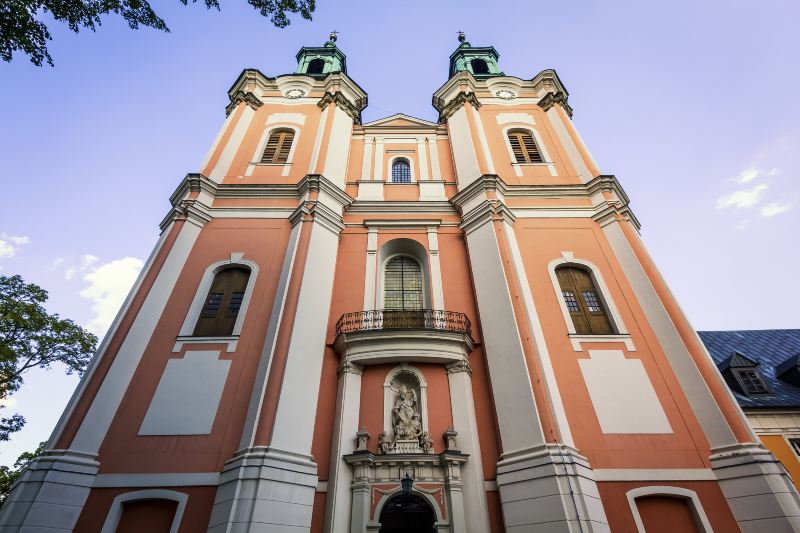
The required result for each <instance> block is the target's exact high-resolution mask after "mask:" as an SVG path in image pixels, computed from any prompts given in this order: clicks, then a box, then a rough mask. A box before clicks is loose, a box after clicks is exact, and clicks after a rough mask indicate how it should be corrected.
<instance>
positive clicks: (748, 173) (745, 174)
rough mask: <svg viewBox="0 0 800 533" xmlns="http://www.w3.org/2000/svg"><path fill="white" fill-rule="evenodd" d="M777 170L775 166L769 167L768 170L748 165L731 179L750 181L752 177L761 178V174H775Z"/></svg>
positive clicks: (741, 181)
mask: <svg viewBox="0 0 800 533" xmlns="http://www.w3.org/2000/svg"><path fill="white" fill-rule="evenodd" d="M778 172H779V170H778V169H777V168H771V169H769V170H764V169H762V168H756V167H754V166H750V167H748V168H746V169H744V170H743V171H741V172H740V173H739V175H738V176H736V177H735V178H733V181H735V182H736V183H750V182H751V181H753V180H754V179H757V178H761V177H763V176H775V175H776V174H778Z"/></svg>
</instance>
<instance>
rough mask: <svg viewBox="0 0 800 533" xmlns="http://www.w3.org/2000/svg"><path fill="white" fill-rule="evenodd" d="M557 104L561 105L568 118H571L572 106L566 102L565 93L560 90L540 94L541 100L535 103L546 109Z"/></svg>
mask: <svg viewBox="0 0 800 533" xmlns="http://www.w3.org/2000/svg"><path fill="white" fill-rule="evenodd" d="M556 104H559V105H560V106H561V107H563V108H564V111H566V112H567V115H569V117H570V118H572V107H570V105H569V104H568V103H567V95H566V94H564V93H563V92H562V91H558V92H555V93H547V94H545V95H544V96H542V98H541V100H539V102H538V103H537V105H538V106H539V107H541V108H542V109H544V110H545V111H547V110H548V109H550V108H551V107H553V106H554V105H556Z"/></svg>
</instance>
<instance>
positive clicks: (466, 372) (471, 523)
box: [446, 358, 489, 533]
mask: <svg viewBox="0 0 800 533" xmlns="http://www.w3.org/2000/svg"><path fill="white" fill-rule="evenodd" d="M446 368H447V381H448V383H449V385H450V409H451V412H452V414H453V426H454V427H455V428H457V429H458V431H459V436H458V447H459V449H460V450H461V451H463V452H464V453H466V454H468V455H469V456H470V460H469V461H467V462H466V463H464V465H463V466H462V468H461V476H460V477H461V479H460V484H459V485H460V486H459V492H462V491H463V494H460V495H459V497H460V498H461V499H463V503H462V505H463V508H464V515H463V516H464V527H465V531H467V533H484V532H486V531H489V511H488V509H487V506H486V491H485V489H484V479H483V461H482V460H481V448H480V440H479V438H478V420H477V416H476V415H475V402H474V399H473V396H472V368H471V367H470V365H469V361H468V360H467V359H466V358H464V359H462V360H461V361H457V362H455V363H450V364H449V365H447V367H446ZM454 524H455V520H454Z"/></svg>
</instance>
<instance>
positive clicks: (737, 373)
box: [731, 366, 773, 397]
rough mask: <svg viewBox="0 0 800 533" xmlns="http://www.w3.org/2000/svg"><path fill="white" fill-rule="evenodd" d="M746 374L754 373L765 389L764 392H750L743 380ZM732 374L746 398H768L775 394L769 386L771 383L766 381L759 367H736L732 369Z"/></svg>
mask: <svg viewBox="0 0 800 533" xmlns="http://www.w3.org/2000/svg"><path fill="white" fill-rule="evenodd" d="M744 372H752V373H753V374H754V375H755V377H756V378H757V380H758V383H759V384H760V385H761V387H763V389H764V391H763V392H752V391H750V390H748V387H747V384H746V382H745V380H744V379H743V378H742V375H741V374H743V373H744ZM731 373H732V374H733V378H734V379H735V380H736V383H738V384H739V388H740V389H741V391H742V394H744V395H745V396H748V397H749V396H768V395H770V394H773V392H772V387H770V386H769V383H767V381H766V380H765V379H764V376H762V375H761V372H760V371H759V370H758V366H742V367H735V368H731Z"/></svg>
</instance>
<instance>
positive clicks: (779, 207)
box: [761, 202, 792, 217]
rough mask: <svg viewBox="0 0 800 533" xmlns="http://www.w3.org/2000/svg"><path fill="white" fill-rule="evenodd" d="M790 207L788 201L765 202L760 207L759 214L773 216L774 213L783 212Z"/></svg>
mask: <svg viewBox="0 0 800 533" xmlns="http://www.w3.org/2000/svg"><path fill="white" fill-rule="evenodd" d="M791 208H792V204H791V203H790V202H785V203H782V204H781V203H778V202H772V203H771V204H767V205H765V206H763V207H762V208H761V216H762V217H774V216H775V215H780V214H781V213H785V212H787V211H788V210H790V209H791Z"/></svg>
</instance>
